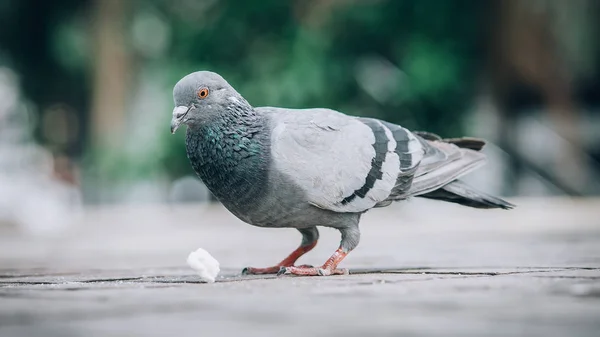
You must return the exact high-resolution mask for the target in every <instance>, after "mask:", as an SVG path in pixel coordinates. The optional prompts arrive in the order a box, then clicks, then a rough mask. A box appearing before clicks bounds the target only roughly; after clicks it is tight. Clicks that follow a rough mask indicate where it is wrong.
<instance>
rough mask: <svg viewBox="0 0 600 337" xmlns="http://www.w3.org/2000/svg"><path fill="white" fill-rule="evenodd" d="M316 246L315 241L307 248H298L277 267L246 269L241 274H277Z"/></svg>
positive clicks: (303, 266) (305, 266)
mask: <svg viewBox="0 0 600 337" xmlns="http://www.w3.org/2000/svg"><path fill="white" fill-rule="evenodd" d="M316 245H317V241H316V240H315V241H314V242H312V243H311V244H309V245H307V246H300V247H298V248H297V249H296V250H294V251H293V252H292V253H291V254H290V255H289V256H288V257H286V258H285V259H283V261H281V262H279V263H278V264H277V265H275V266H273V267H267V268H253V267H247V268H244V270H242V274H244V275H261V274H277V273H278V272H279V270H280V269H281V268H282V267H292V266H293V265H294V263H296V261H297V260H298V259H299V258H300V257H301V256H302V255H304V254H306V253H308V252H310V251H311V250H312V249H313V248H315V246H316ZM310 267H312V266H309V265H302V266H299V267H298V268H310Z"/></svg>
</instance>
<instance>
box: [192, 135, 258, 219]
mask: <svg viewBox="0 0 600 337" xmlns="http://www.w3.org/2000/svg"><path fill="white" fill-rule="evenodd" d="M263 147H264V145H262V144H260V142H259V141H257V140H256V139H252V138H248V137H244V136H240V135H237V134H229V135H227V134H226V133H224V132H217V131H215V130H212V131H209V132H207V131H205V132H201V130H189V129H188V134H187V138H186V152H187V155H188V158H189V160H190V162H191V164H192V167H193V169H194V171H195V172H196V174H197V175H198V177H199V178H200V179H201V180H202V181H203V182H204V184H205V185H206V186H207V187H208V189H209V190H210V191H211V192H212V194H213V195H214V196H215V197H216V198H217V199H218V200H219V201H220V202H221V203H222V204H223V205H224V206H225V207H227V209H229V210H230V211H231V212H232V213H233V214H235V215H236V216H237V217H239V218H240V219H242V220H243V221H246V222H249V218H250V215H251V213H252V211H253V210H254V209H256V207H257V206H258V205H259V204H260V203H261V201H262V200H263V199H264V195H265V193H266V182H267V178H268V167H267V165H266V161H267V160H268V158H265V155H268V151H264V149H263Z"/></svg>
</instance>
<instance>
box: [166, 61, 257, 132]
mask: <svg viewBox="0 0 600 337" xmlns="http://www.w3.org/2000/svg"><path fill="white" fill-rule="evenodd" d="M173 101H174V102H175V109H173V119H171V133H175V131H177V129H178V128H179V126H180V125H181V124H187V125H192V124H202V123H206V122H208V121H210V120H212V119H214V118H218V117H219V116H221V115H222V114H224V113H228V111H230V109H228V107H229V106H231V105H233V104H235V105H238V106H240V105H241V106H247V107H248V108H250V106H249V104H248V103H247V102H246V101H245V100H244V98H242V96H241V95H240V94H239V93H238V92H237V91H235V89H233V87H231V85H229V83H227V81H225V79H223V77H221V76H220V75H219V74H216V73H213V72H210V71H198V72H195V73H191V74H189V75H187V76H185V77H184V78H182V79H181V80H179V82H177V84H175V88H173Z"/></svg>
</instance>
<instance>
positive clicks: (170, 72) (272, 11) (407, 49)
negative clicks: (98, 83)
mask: <svg viewBox="0 0 600 337" xmlns="http://www.w3.org/2000/svg"><path fill="white" fill-rule="evenodd" d="M1 3H10V6H2V5H1ZM486 3H487V2H485V1H476V0H453V1H440V0H353V1H352V0H337V1H319V0H296V1H282V0H262V1H237V0H220V1H216V0H203V1H196V0H146V1H142V0H132V1H127V2H126V4H127V6H125V7H126V10H127V13H128V14H127V15H128V16H130V17H131V20H128V21H127V25H130V26H128V27H124V32H126V33H127V34H129V35H131V36H128V38H127V39H126V41H128V43H131V46H128V50H129V51H130V52H131V53H132V54H133V56H132V57H133V59H134V61H135V62H134V63H133V64H134V66H135V72H137V73H140V72H143V71H144V69H146V70H148V69H161V70H162V73H163V74H164V77H166V78H164V79H163V81H164V83H167V84H168V86H167V87H172V85H174V84H175V82H176V81H177V80H179V79H180V78H181V77H182V76H184V75H186V74H187V73H189V72H192V71H196V70H212V71H216V72H218V73H220V74H222V75H223V76H224V77H225V78H226V79H227V80H228V81H229V82H230V83H231V84H232V85H233V86H234V87H235V88H236V89H237V90H238V91H239V92H240V93H241V94H242V95H244V96H245V97H246V98H247V99H248V100H249V101H250V103H251V104H253V105H255V106H262V105H272V106H283V107H292V108H309V107H328V108H332V109H336V110H339V111H342V112H344V113H348V114H352V115H362V116H372V117H377V118H383V119H386V120H388V121H391V122H394V123H398V124H401V125H403V126H405V127H407V128H410V129H422V130H428V131H432V132H436V133H440V134H442V135H444V136H458V135H460V134H461V132H462V122H463V116H464V114H465V111H466V110H467V109H468V105H469V104H470V103H471V101H472V98H473V95H474V92H475V90H476V87H475V86H476V82H477V81H476V80H477V76H478V71H479V70H481V68H482V62H483V55H484V53H483V49H484V48H483V47H484V46H482V45H481V43H482V42H483V41H484V40H485V39H484V38H483V35H484V34H485V33H484V32H483V30H482V29H481V27H484V26H485V25H484V23H485V22H484V20H485V17H486V16H485V14H486V13H485V10H486ZM94 5H95V4H94V2H93V1H74V0H57V1H54V2H52V4H50V3H49V2H48V3H46V2H42V3H40V2H38V1H34V0H22V1H17V0H5V1H3V2H0V18H5V19H6V20H8V21H4V25H2V24H0V26H1V27H0V28H3V29H4V30H3V32H0V40H1V41H4V43H8V44H5V47H6V48H8V49H12V50H15V51H16V53H15V55H16V56H14V57H13V61H14V64H13V65H14V66H15V67H16V68H17V69H18V70H19V71H20V72H21V73H22V74H24V77H25V81H24V88H25V91H26V93H27V94H28V95H29V96H30V97H32V99H33V100H34V101H36V102H37V103H39V104H40V105H43V104H45V103H46V102H49V101H51V100H53V99H54V100H56V98H57V97H62V100H63V101H64V102H67V103H68V104H70V105H71V106H73V107H74V108H75V110H76V111H78V113H81V116H80V122H81V125H80V128H81V130H82V131H83V135H84V139H88V140H89V137H87V136H86V135H87V133H88V132H87V130H88V128H89V127H88V123H89V120H90V119H89V111H90V109H89V106H90V101H91V89H90V83H92V81H91V79H90V78H91V74H92V72H91V69H90V68H91V67H90V65H91V64H92V61H91V60H92V59H93V56H94V49H93V45H92V44H93V41H91V40H90V38H89V36H90V35H89V31H90V29H91V27H92V26H93V24H91V21H90V20H91V18H93V15H92V14H91V13H93V10H94V8H95V7H94ZM33 9H36V10H35V11H32V10H33ZM140 18H141V19H140ZM19 20H27V21H26V22H23V25H24V26H25V28H19V27H20V26H21V25H20V24H18V21H19ZM10 22H12V23H10ZM23 29H24V30H23ZM32 37H35V38H36V39H39V41H37V42H35V41H31V38H32ZM136 37H137V38H136ZM136 41H137V42H136ZM140 41H141V42H140ZM140 43H141V44H140ZM161 46H162V47H161ZM34 54H35V55H36V56H37V58H38V59H36V57H34V56H33V55H34ZM0 56H1V55H0ZM57 78H60V79H61V81H59V82H56V81H55V80H56V79H57ZM55 82H56V83H55ZM45 88H47V89H45ZM164 95H165V98H164V99H165V100H169V101H170V100H171V91H170V89H167V88H165V90H164ZM161 116H164V120H165V124H164V125H165V129H164V130H167V126H168V119H169V118H170V114H169V111H168V110H167V111H165V113H164V115H161ZM161 130H162V129H161ZM156 132H159V131H158V130H157V131H156ZM161 132H162V131H161ZM182 138H183V132H181V133H180V134H178V135H176V136H175V137H173V136H171V135H170V134H169V133H168V132H164V133H161V136H160V142H159V145H158V146H157V148H152V149H149V150H147V152H146V153H145V154H144V155H143V156H141V157H140V156H138V157H135V156H133V155H132V153H131V151H130V150H123V151H122V152H120V153H118V151H117V153H116V152H115V150H114V149H112V150H109V151H107V150H101V149H97V148H94V150H90V148H93V146H92V144H89V143H88V144H87V145H86V146H85V147H81V146H80V145H77V146H75V153H78V155H79V156H81V154H82V153H87V155H88V156H87V157H88V158H89V159H90V161H89V162H90V164H89V165H88V166H89V167H90V169H91V171H92V172H98V174H100V175H102V176H105V177H112V178H122V179H130V178H132V177H138V178H141V179H144V178H145V177H149V176H153V175H156V174H159V173H160V172H164V171H165V170H166V171H167V172H168V173H169V175H170V176H180V175H183V174H189V173H191V169H190V168H189V164H188V163H187V159H186V157H185V150H184V146H183V139H182ZM85 149H87V150H85ZM117 150H118V149H117Z"/></svg>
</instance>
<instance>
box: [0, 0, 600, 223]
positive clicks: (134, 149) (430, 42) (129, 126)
mask: <svg viewBox="0 0 600 337" xmlns="http://www.w3.org/2000/svg"><path fill="white" fill-rule="evenodd" d="M598 36H600V2H598V1H596V0H571V1H564V0H530V1H528V0H522V1H519V0H486V1H483V0H481V1H476V0H453V1H450V0H448V1H439V0H290V1H281V0H262V1H234V0H219V1H218V0H200V1H199V0H144V1H142V0H129V1H122V0H78V1H76V0H55V1H52V2H49V1H37V0H1V1H0V224H2V223H9V224H17V225H19V226H22V228H26V229H27V230H31V231H34V232H40V231H41V232H43V231H49V230H53V229H54V228H59V227H60V226H63V225H64V224H65V223H67V221H65V219H67V218H69V217H72V216H74V215H76V214H77V213H78V212H79V211H80V210H81V208H82V206H84V205H85V206H89V207H95V206H97V205H115V204H118V205H123V204H124V205H129V204H144V205H148V204H157V203H158V204H169V203H179V202H197V201H206V200H209V199H210V194H209V192H208V191H207V190H206V189H205V188H204V186H203V185H202V183H201V182H200V181H198V179H197V178H196V177H195V175H194V173H193V171H192V169H191V166H190V165H189V163H188V161H187V158H186V155H185V147H184V132H180V133H178V134H176V135H175V136H173V135H171V134H170V132H169V122H170V119H171V111H172V109H173V102H172V88H173V85H174V84H175V83H176V81H177V80H179V79H180V78H181V77H183V76H184V75H186V74H188V73H190V72H193V71H197V70H211V71H216V72H218V73H220V74H221V75H223V77H225V78H226V79H227V80H228V81H229V82H230V83H231V84H232V85H233V86H234V87H235V88H236V89H237V90H238V91H239V92H240V93H241V94H242V95H244V96H245V97H246V98H247V99H248V100H249V102H250V103H251V104H253V105H255V106H261V105H273V106H284V107H292V108H308V107H328V108H332V109H336V110H339V111H342V112H345V113H348V114H352V115H361V116H371V117H377V118H383V119H386V120H389V121H391V122H394V123H398V124H401V125H402V126H404V127H407V128H410V129H413V130H427V131H430V132H435V133H438V134H440V135H442V136H443V137H458V136H462V135H469V136H476V137H483V138H486V139H487V140H489V142H490V143H489V145H488V147H487V148H486V153H487V154H488V155H489V157H490V160H489V163H488V166H486V169H484V170H480V172H478V173H476V174H473V175H472V176H470V177H469V179H468V180H469V181H470V182H471V183H472V184H474V185H476V186H477V187H479V188H481V189H484V190H486V191H488V192H491V193H496V194H500V195H504V196H509V197H514V196H527V197H540V196H543V197H546V196H568V197H588V196H594V195H598V194H600V179H598V177H599V175H600V164H599V160H600V132H599V131H600V113H599V108H600V39H599V38H598Z"/></svg>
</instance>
